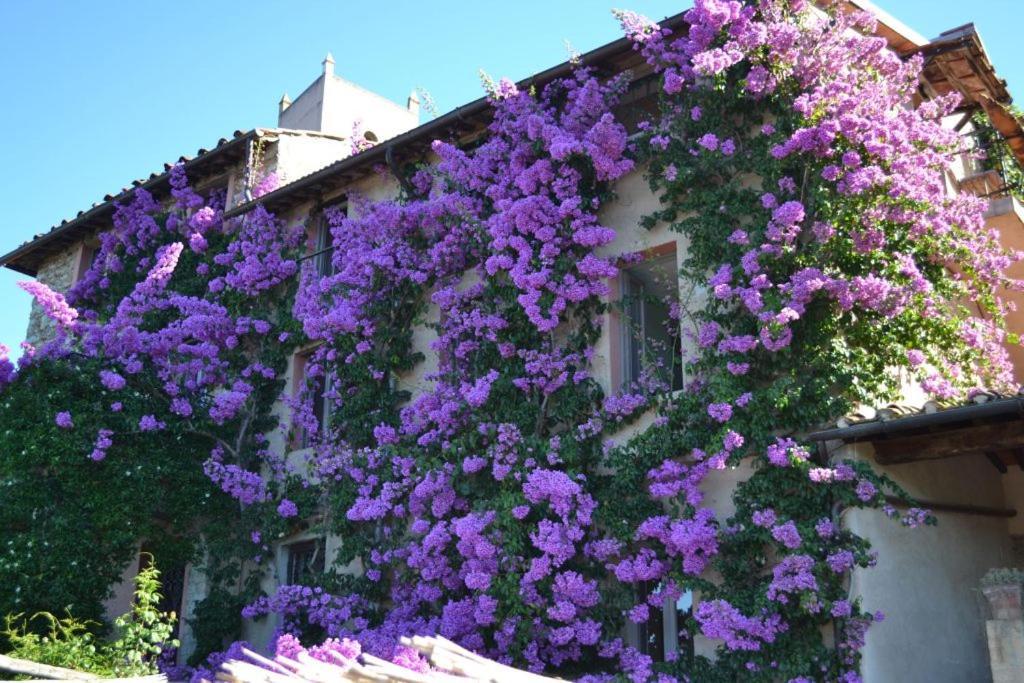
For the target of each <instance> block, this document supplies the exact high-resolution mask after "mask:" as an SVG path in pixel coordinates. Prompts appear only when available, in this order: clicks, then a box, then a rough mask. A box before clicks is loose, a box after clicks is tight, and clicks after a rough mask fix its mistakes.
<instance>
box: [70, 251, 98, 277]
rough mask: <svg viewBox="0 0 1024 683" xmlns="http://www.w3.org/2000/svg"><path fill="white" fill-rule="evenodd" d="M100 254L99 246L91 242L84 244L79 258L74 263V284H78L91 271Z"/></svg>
mask: <svg viewBox="0 0 1024 683" xmlns="http://www.w3.org/2000/svg"><path fill="white" fill-rule="evenodd" d="M99 253H100V248H99V245H96V244H91V243H89V242H83V243H82V246H81V248H80V249H79V252H78V257H77V259H76V261H75V263H74V267H75V270H74V282H78V281H79V280H81V279H82V278H83V277H85V274H86V273H87V272H89V269H90V268H92V267H93V265H94V264H95V263H96V257H97V256H98V255H99Z"/></svg>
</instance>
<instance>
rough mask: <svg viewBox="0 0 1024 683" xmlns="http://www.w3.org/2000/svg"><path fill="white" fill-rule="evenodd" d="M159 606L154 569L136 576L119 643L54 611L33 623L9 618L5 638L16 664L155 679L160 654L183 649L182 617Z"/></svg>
mask: <svg viewBox="0 0 1024 683" xmlns="http://www.w3.org/2000/svg"><path fill="white" fill-rule="evenodd" d="M159 603H160V572H159V571H158V570H157V568H156V565H153V564H150V565H149V566H148V567H146V568H144V569H142V570H141V571H140V572H139V573H138V575H137V576H136V577H135V598H134V601H133V603H132V607H131V609H130V610H129V611H128V612H127V613H126V614H123V615H121V616H119V617H118V618H117V619H115V620H114V623H115V625H116V626H117V629H118V638H117V640H115V641H113V642H104V641H102V640H99V639H98V638H97V637H96V635H95V633H94V630H95V628H94V627H95V626H96V624H94V623H90V622H88V621H83V620H80V619H78V618H75V617H73V616H72V615H71V613H70V612H68V614H67V616H66V617H63V618H58V617H56V616H54V615H53V614H51V613H50V612H39V613H37V614H35V615H33V617H32V618H31V619H24V618H23V615H22V614H8V615H7V616H6V617H5V618H4V630H3V631H2V632H0V635H2V636H3V637H4V639H5V640H6V641H7V643H8V647H9V648H10V651H9V653H8V654H9V655H10V656H11V657H14V658H16V659H24V660H27V661H30V662H36V663H38V664H48V665H51V666H60V667H64V668H68V669H75V670H76V671H84V672H87V673H93V674H98V675H100V676H114V677H125V676H143V675H147V674H155V673H157V667H156V660H157V657H158V656H159V655H160V653H161V652H162V651H163V650H164V649H165V648H167V647H177V646H178V641H176V640H173V639H172V638H171V635H172V634H173V632H174V622H175V621H176V616H175V615H174V614H173V613H166V612H161V611H160V610H159V608H158V605H159ZM33 622H35V623H33Z"/></svg>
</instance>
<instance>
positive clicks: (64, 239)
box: [0, 129, 263, 277]
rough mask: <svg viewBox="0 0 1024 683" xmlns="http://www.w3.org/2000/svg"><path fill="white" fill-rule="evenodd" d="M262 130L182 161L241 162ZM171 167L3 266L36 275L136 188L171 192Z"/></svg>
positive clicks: (106, 222) (191, 165) (105, 222)
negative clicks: (250, 143) (47, 261)
mask: <svg viewBox="0 0 1024 683" xmlns="http://www.w3.org/2000/svg"><path fill="white" fill-rule="evenodd" d="M262 133H263V130H262V129H254V130H249V131H246V132H242V131H235V134H234V136H233V137H232V139H230V140H227V139H224V138H222V139H221V140H220V141H219V142H218V144H217V146H216V147H214V148H213V149H211V150H207V149H200V150H199V151H198V153H197V155H196V156H195V157H193V158H186V157H182V158H181V159H179V162H180V163H184V164H185V170H186V172H188V173H192V174H195V175H202V176H210V175H213V174H216V173H218V172H220V171H221V170H223V169H225V168H227V167H229V166H231V165H232V164H234V163H237V161H238V160H239V159H244V158H245V155H246V150H247V148H248V143H249V141H250V140H252V139H253V138H255V137H257V136H258V135H261V134H262ZM170 168H171V164H165V165H164V171H163V172H162V173H159V174H157V173H154V174H152V175H150V176H149V178H148V179H146V180H136V181H135V182H134V183H132V186H131V187H127V188H123V189H122V190H121V191H120V192H119V193H117V194H116V195H107V196H106V197H104V198H103V202H101V203H99V204H95V205H93V206H92V208H90V209H87V210H85V211H80V212H79V213H78V215H77V216H75V217H74V218H72V219H70V220H65V221H62V222H61V223H60V224H59V225H57V226H54V227H53V228H51V229H50V231H49V232H46V233H43V234H41V235H37V236H36V237H35V238H33V239H32V240H31V241H29V242H26V243H25V244H22V245H21V246H20V247H18V248H17V249H15V250H13V251H11V252H9V253H7V254H4V255H3V256H0V266H5V267H7V268H10V269H11V270H14V271H16V272H19V273H22V274H24V275H29V276H32V277H35V275H36V273H37V272H38V271H39V266H40V265H41V264H42V263H43V261H45V260H46V259H47V258H48V257H50V256H52V255H54V254H56V253H59V252H61V251H63V250H64V249H66V248H67V247H69V246H71V245H72V244H75V243H76V242H79V241H81V240H83V239H85V238H87V237H89V236H90V235H92V234H93V233H95V232H96V231H97V230H101V229H105V228H109V227H110V221H111V219H112V217H113V215H114V211H115V209H116V207H117V204H118V203H119V202H122V201H125V200H127V199H128V198H129V197H130V195H131V193H132V192H134V191H135V190H136V189H139V188H141V189H144V190H147V191H149V192H152V193H154V194H157V195H159V194H162V193H166V192H169V191H170V182H169V179H170V173H169V172H170Z"/></svg>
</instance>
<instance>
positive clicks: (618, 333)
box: [609, 241, 684, 392]
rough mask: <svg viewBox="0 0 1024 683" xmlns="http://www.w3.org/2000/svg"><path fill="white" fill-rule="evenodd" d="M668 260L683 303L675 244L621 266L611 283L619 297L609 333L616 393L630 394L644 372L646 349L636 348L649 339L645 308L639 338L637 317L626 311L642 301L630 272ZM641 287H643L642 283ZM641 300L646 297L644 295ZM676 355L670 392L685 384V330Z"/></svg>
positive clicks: (677, 339)
mask: <svg viewBox="0 0 1024 683" xmlns="http://www.w3.org/2000/svg"><path fill="white" fill-rule="evenodd" d="M669 257H672V259H673V268H672V271H673V272H676V273H677V274H676V277H675V288H676V296H677V297H678V299H677V300H678V301H681V297H680V296H679V291H678V289H679V279H678V264H679V258H678V244H677V243H676V242H675V241H671V242H665V243H662V244H658V245H656V246H653V247H650V248H648V249H646V250H645V251H644V252H643V258H642V259H641V260H640V261H637V262H635V263H629V264H626V263H623V262H620V263H619V274H618V276H617V277H616V278H615V279H614V281H613V282H612V292H613V296H614V297H616V298H615V299H614V300H613V301H612V302H611V303H612V304H613V306H612V315H611V316H610V319H611V322H612V324H611V326H610V328H609V332H610V334H611V337H610V345H609V346H610V353H611V358H610V361H611V362H610V366H611V378H610V380H611V388H612V391H614V392H619V391H625V390H627V389H628V388H629V387H630V385H631V384H632V382H634V381H636V379H637V377H636V374H637V371H638V370H639V369H640V368H642V359H643V349H642V348H640V349H637V346H638V345H639V346H641V347H642V346H643V345H644V344H643V341H644V340H646V339H647V338H648V337H649V336H650V335H648V334H647V333H646V325H647V322H646V316H647V311H646V308H647V307H646V306H643V305H640V306H638V307H637V308H638V310H639V318H640V319H641V328H640V335H638V334H637V330H636V329H635V326H634V324H633V319H634V316H633V315H631V314H630V312H629V311H628V310H627V309H628V308H630V307H631V306H632V305H634V304H635V303H637V301H639V300H641V299H636V298H633V299H631V297H632V296H633V295H632V293H631V291H630V289H631V285H630V282H631V279H634V280H635V279H637V278H635V277H634V278H631V276H630V273H629V271H630V270H631V269H635V268H638V267H641V266H644V265H645V264H651V263H653V262H656V261H658V260H661V259H665V260H667V259H668V258H669ZM641 284H642V283H641ZM640 296H643V295H642V294H641V295H640ZM641 335H642V336H643V337H644V340H640V339H638V336H641ZM673 346H674V348H673V351H672V356H674V361H675V363H676V366H675V367H673V368H671V372H672V376H671V378H669V386H670V389H669V390H670V391H673V392H675V391H678V390H680V389H682V385H683V384H684V380H683V372H682V327H681V325H680V329H679V330H677V331H676V334H675V335H674V337H673Z"/></svg>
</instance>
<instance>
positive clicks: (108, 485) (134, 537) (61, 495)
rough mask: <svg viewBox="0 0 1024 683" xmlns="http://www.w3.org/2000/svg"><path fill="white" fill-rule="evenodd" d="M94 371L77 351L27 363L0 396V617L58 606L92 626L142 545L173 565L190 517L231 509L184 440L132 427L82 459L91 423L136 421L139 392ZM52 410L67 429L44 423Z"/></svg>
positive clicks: (189, 531) (193, 520) (183, 556)
mask: <svg viewBox="0 0 1024 683" xmlns="http://www.w3.org/2000/svg"><path fill="white" fill-rule="evenodd" d="M96 370H97V369H96V368H95V367H94V366H93V364H92V363H91V362H90V361H86V360H82V359H79V358H69V359H67V360H62V361H45V362H38V363H34V364H32V365H31V366H30V367H28V368H26V369H24V371H23V372H22V373H21V374H20V376H19V378H18V380H17V381H16V382H15V384H13V385H12V386H10V387H8V389H7V390H6V391H5V392H4V395H3V397H2V402H0V586H4V587H5V588H4V590H2V591H0V613H5V614H11V613H19V612H20V613H26V614H34V613H36V612H43V611H59V610H62V609H64V608H67V609H68V610H70V612H71V613H72V614H75V615H76V616H77V617H78V618H80V619H82V620H84V621H86V622H95V623H94V624H93V626H92V628H95V629H96V630H97V632H102V631H103V630H104V629H105V627H104V626H103V625H102V622H103V619H104V613H103V604H102V603H103V601H104V600H105V599H106V598H107V597H108V596H109V594H110V589H111V586H113V585H114V584H115V583H117V582H118V581H119V580H120V579H121V575H122V573H123V571H124V569H125V567H127V566H128V565H129V563H130V562H133V561H135V560H136V559H137V548H138V544H139V542H140V541H141V540H143V539H145V540H146V542H147V545H148V546H149V547H151V548H152V549H153V550H154V552H155V553H156V554H157V558H156V559H157V562H159V563H160V564H161V566H170V564H172V563H173V564H177V563H179V562H183V561H185V560H187V559H189V558H191V556H192V555H193V554H194V552H195V550H196V548H195V540H194V538H195V533H194V532H195V529H196V527H197V525H198V522H197V520H198V519H200V518H207V517H219V516H223V517H225V518H230V517H231V511H232V508H231V506H230V505H225V499H226V497H225V496H222V495H220V494H219V492H218V491H216V489H214V488H213V486H212V485H211V484H210V482H209V480H208V479H207V478H206V477H205V476H203V471H202V464H201V463H202V456H203V455H204V454H205V452H206V448H205V447H204V444H203V443H202V441H201V440H199V439H196V438H194V437H192V438H190V437H187V436H185V435H173V436H171V437H168V436H167V435H160V436H153V435H146V434H135V435H133V436H132V437H131V438H126V439H124V440H123V441H121V442H120V443H118V444H116V445H115V446H114V447H112V448H111V449H110V451H109V452H108V455H107V458H106V459H105V460H104V461H103V462H93V461H92V460H90V459H89V457H88V453H89V452H90V451H91V449H92V443H91V440H92V439H93V438H94V437H95V434H96V431H97V430H98V429H99V428H101V427H109V426H112V425H114V424H115V423H118V422H121V423H130V422H131V421H133V420H136V421H137V420H138V416H139V409H138V407H137V406H138V404H139V403H140V397H139V396H137V395H126V394H125V393H124V392H122V393H121V394H120V395H117V396H114V395H112V394H111V393H110V392H107V391H105V390H103V389H102V388H101V387H99V386H98V383H95V380H93V379H92V378H94V377H96ZM115 400H121V401H122V403H123V405H124V407H123V409H122V411H121V412H120V413H111V412H110V411H109V409H108V406H109V404H110V403H111V402H112V401H115ZM60 410H70V411H71V413H72V415H73V419H74V421H75V428H74V429H71V430H64V429H60V428H59V427H57V426H56V424H54V415H55V414H56V413H57V412H58V411H60ZM140 454H145V457H144V458H142V457H140Z"/></svg>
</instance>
